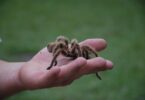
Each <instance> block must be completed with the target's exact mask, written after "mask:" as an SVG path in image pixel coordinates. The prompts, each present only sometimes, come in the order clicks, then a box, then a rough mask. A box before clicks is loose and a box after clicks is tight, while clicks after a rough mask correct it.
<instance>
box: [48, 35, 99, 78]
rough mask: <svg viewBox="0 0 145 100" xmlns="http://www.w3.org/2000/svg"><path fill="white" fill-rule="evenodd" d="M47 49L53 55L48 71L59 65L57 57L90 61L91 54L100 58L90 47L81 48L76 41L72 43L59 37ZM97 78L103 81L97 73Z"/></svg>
mask: <svg viewBox="0 0 145 100" xmlns="http://www.w3.org/2000/svg"><path fill="white" fill-rule="evenodd" d="M69 43H70V44H69ZM47 49H48V51H49V52H50V53H52V54H53V59H52V62H51V64H50V66H49V67H48V68H47V70H49V69H50V68H52V66H56V65H57V57H58V56H59V55H60V54H62V55H63V56H65V57H70V58H72V59H76V58H77V57H84V58H86V59H90V58H91V57H90V54H93V55H95V57H98V55H97V53H96V51H95V50H94V49H93V48H91V47H89V46H80V45H79V44H78V41H77V40H76V39H72V40H71V42H70V41H69V39H68V38H66V37H64V36H59V37H57V39H56V41H55V42H52V43H50V44H48V46H47ZM96 76H97V77H98V78H99V79H100V80H101V77H100V76H99V74H98V73H96Z"/></svg>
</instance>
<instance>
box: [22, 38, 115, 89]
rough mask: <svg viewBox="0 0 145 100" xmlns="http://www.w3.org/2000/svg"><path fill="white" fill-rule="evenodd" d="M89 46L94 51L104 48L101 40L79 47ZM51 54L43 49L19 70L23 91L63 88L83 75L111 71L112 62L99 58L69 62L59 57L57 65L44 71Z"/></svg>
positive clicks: (91, 40)
mask: <svg viewBox="0 0 145 100" xmlns="http://www.w3.org/2000/svg"><path fill="white" fill-rule="evenodd" d="M86 44H87V45H90V46H91V47H93V48H94V49H95V50H96V51H101V50H103V49H104V48H106V45H107V44H106V41H105V40H103V39H88V40H85V41H83V42H81V43H80V45H86ZM52 57H53V56H52V54H51V53H49V52H48V51H47V48H46V47H45V48H44V49H42V50H41V51H40V52H38V53H37V54H36V55H35V56H34V57H33V58H32V59H31V60H30V61H28V62H27V63H25V64H24V65H23V66H22V67H21V68H20V70H19V82H20V84H21V86H22V87H23V88H25V89H40V88H48V87H56V86H64V85H68V84H70V83H71V82H73V81H74V80H75V79H77V78H79V77H81V76H82V75H85V74H91V73H96V72H98V71H104V70H107V69H112V66H113V64H112V62H111V61H109V60H105V59H104V58H101V57H96V58H92V59H89V60H86V59H84V58H82V57H79V58H77V59H75V60H70V59H68V58H66V57H63V56H59V58H58V65H57V66H55V67H52V68H51V69H50V70H46V68H47V67H48V66H49V64H50V62H51V60H52Z"/></svg>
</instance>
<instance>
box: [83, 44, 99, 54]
mask: <svg viewBox="0 0 145 100" xmlns="http://www.w3.org/2000/svg"><path fill="white" fill-rule="evenodd" d="M83 48H85V49H86V50H87V51H89V52H91V53H93V54H94V55H95V56H96V57H98V54H97V53H96V51H95V50H94V49H93V48H91V47H89V46H83Z"/></svg>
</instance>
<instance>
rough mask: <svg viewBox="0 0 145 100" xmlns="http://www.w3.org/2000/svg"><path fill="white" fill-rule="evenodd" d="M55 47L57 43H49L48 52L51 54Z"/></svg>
mask: <svg viewBox="0 0 145 100" xmlns="http://www.w3.org/2000/svg"><path fill="white" fill-rule="evenodd" d="M54 47H55V43H49V44H48V45H47V50H48V51H49V52H53V49H54Z"/></svg>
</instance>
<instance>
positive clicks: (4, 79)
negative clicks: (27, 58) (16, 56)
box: [0, 60, 24, 99]
mask: <svg viewBox="0 0 145 100" xmlns="http://www.w3.org/2000/svg"><path fill="white" fill-rule="evenodd" d="M23 64H24V62H15V63H11V62H5V61H1V60H0V99H2V98H5V97H8V96H10V95H12V94H14V93H17V92H19V91H22V90H23V87H22V86H21V84H20V82H19V77H18V76H19V75H18V74H19V69H20V68H21V66H22V65H23Z"/></svg>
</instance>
